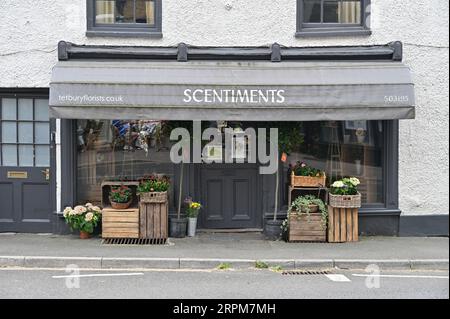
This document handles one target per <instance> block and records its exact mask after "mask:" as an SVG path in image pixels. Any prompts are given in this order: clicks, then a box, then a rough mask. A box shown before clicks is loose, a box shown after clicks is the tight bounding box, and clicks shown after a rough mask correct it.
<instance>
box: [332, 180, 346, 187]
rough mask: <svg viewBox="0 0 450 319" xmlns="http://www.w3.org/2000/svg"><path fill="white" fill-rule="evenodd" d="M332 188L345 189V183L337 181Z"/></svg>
mask: <svg viewBox="0 0 450 319" xmlns="http://www.w3.org/2000/svg"><path fill="white" fill-rule="evenodd" d="M331 187H334V188H341V187H344V183H343V182H342V181H335V182H334V183H333V185H331Z"/></svg>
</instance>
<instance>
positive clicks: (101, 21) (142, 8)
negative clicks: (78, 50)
mask: <svg viewBox="0 0 450 319" xmlns="http://www.w3.org/2000/svg"><path fill="white" fill-rule="evenodd" d="M161 2H162V0H87V22H88V26H87V27H88V30H87V33H86V34H87V36H130V37H133V36H145V37H148V36H153V37H161V36H162V33H161V6H162V4H161Z"/></svg>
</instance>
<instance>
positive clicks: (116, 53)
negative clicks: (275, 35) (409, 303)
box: [58, 41, 403, 62]
mask: <svg viewBox="0 0 450 319" xmlns="http://www.w3.org/2000/svg"><path fill="white" fill-rule="evenodd" d="M402 58H403V45H402V43H401V42H400V41H394V42H390V43H388V44H385V45H368V46H333V47H286V46H282V45H280V44H278V43H274V44H272V45H270V46H260V47H208V46H205V47H201V46H192V45H188V44H185V43H180V44H178V46H170V47H161V46H159V47H156V46H155V47H144V46H107V45H105V46H101V45H77V44H74V43H70V42H66V41H60V42H59V43H58V59H59V61H67V60H71V59H148V60H174V61H175V60H177V61H180V62H185V61H188V60H266V61H272V62H281V61H287V60H289V61H291V60H295V61H301V60H387V61H389V60H391V61H401V60H402Z"/></svg>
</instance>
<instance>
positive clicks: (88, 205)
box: [84, 203, 94, 207]
mask: <svg viewBox="0 0 450 319" xmlns="http://www.w3.org/2000/svg"><path fill="white" fill-rule="evenodd" d="M84 206H86V207H92V206H94V205H92V203H86V205H84Z"/></svg>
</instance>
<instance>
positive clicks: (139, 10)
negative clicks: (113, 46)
mask: <svg viewBox="0 0 450 319" xmlns="http://www.w3.org/2000/svg"><path fill="white" fill-rule="evenodd" d="M136 23H146V24H155V2H154V1H146V0H136Z"/></svg>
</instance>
